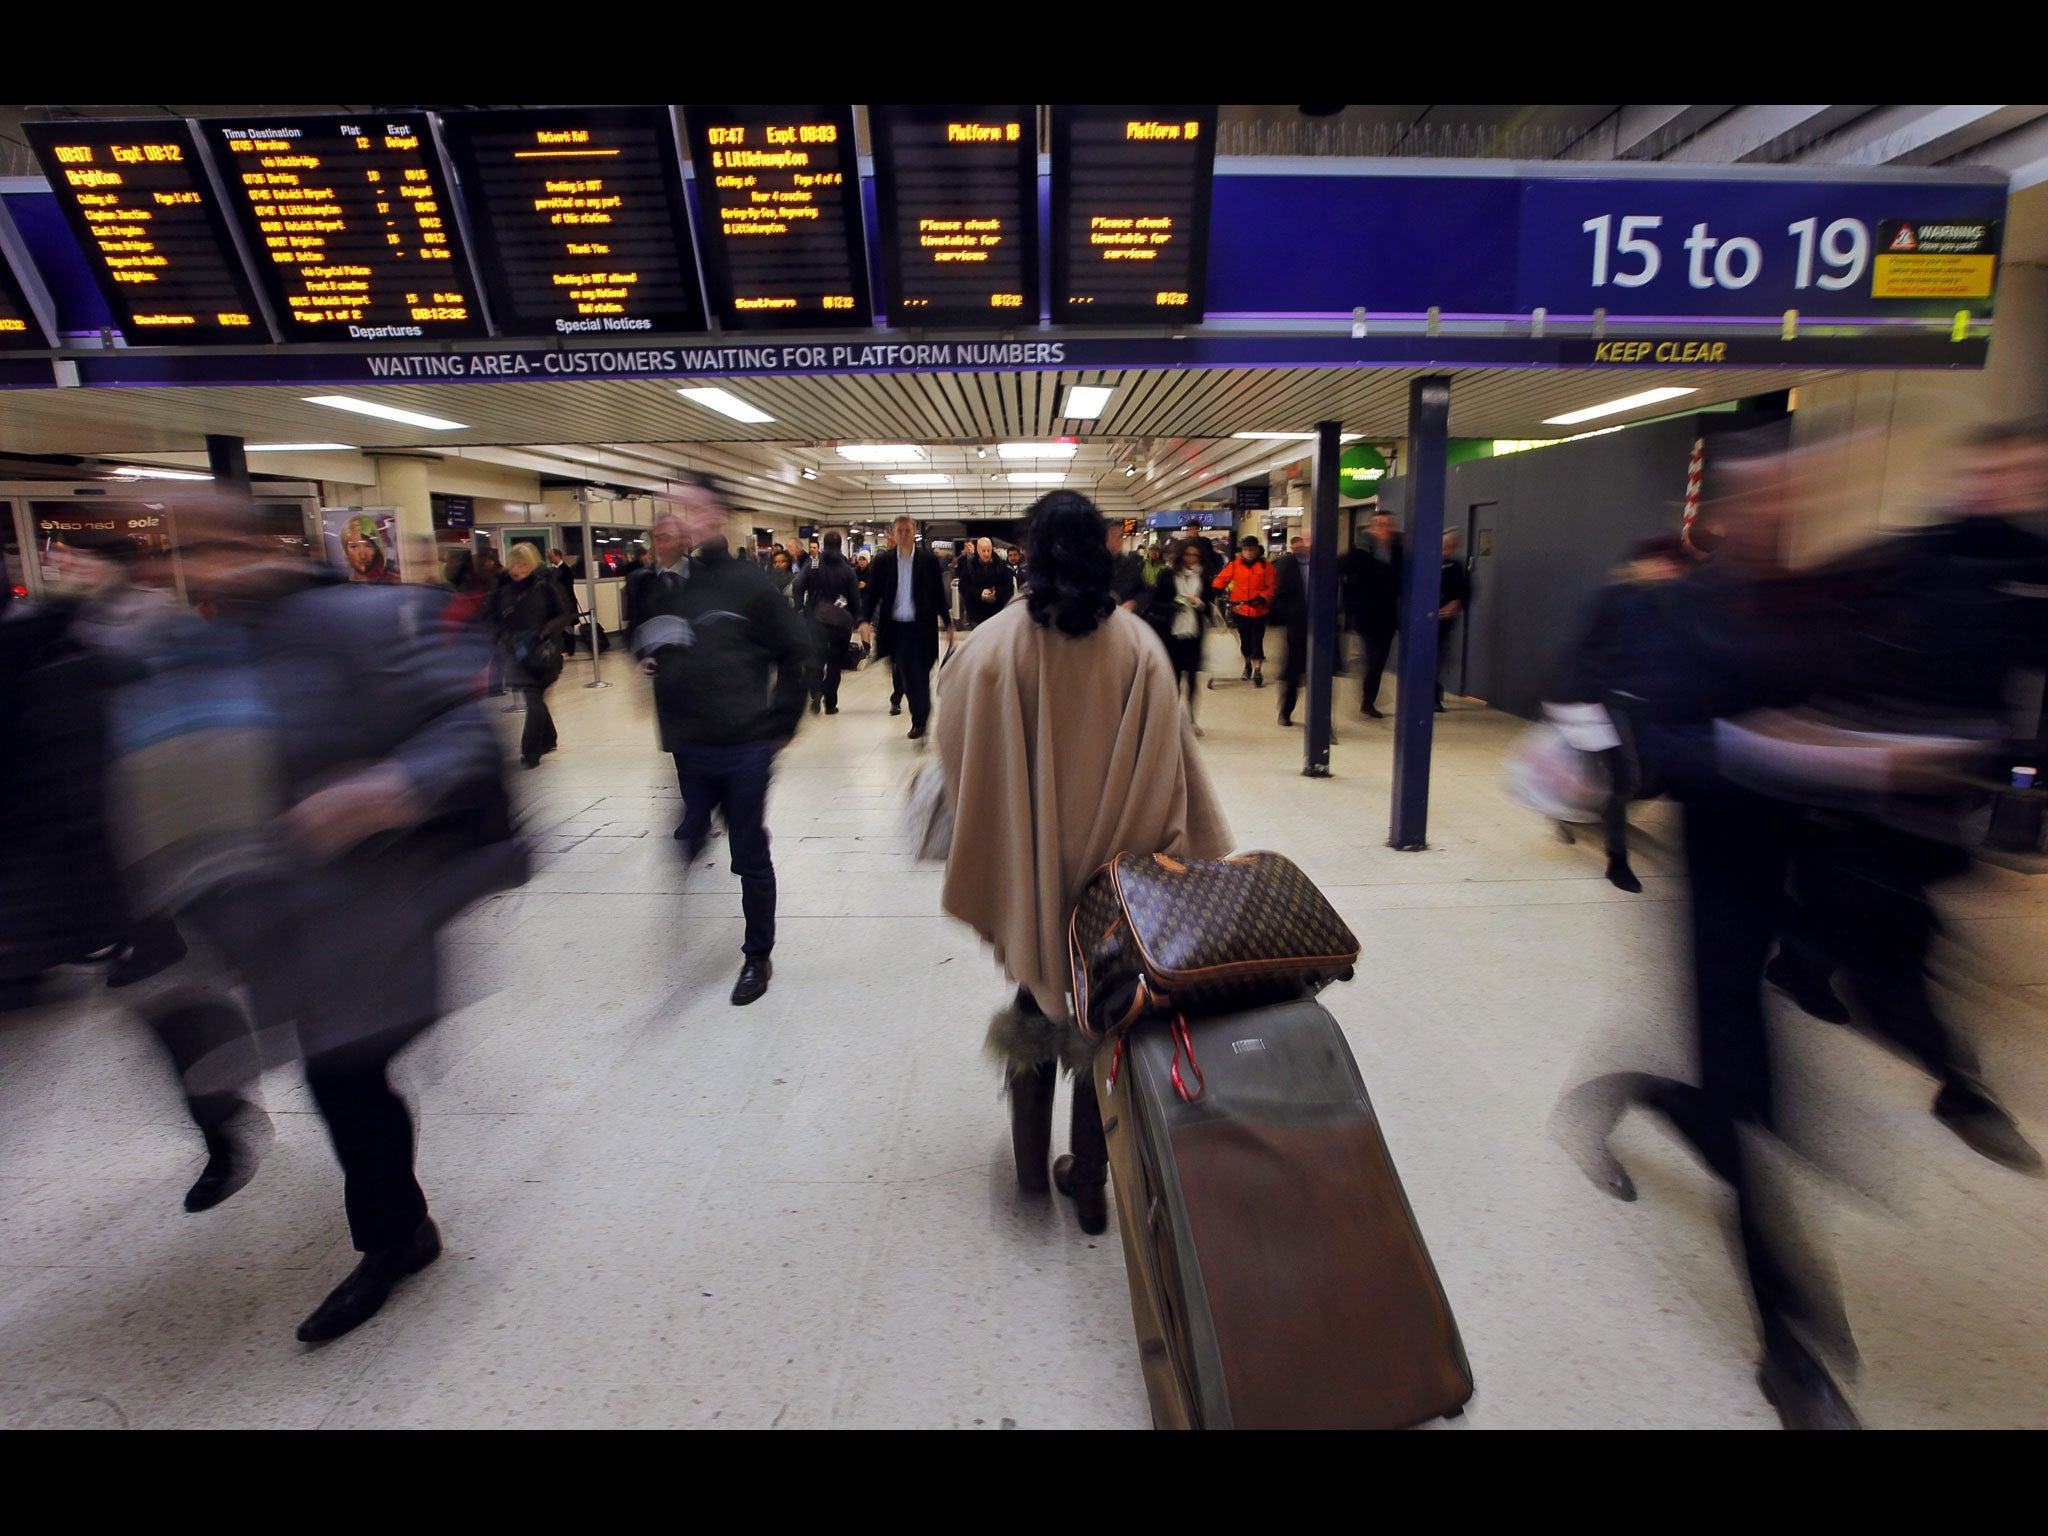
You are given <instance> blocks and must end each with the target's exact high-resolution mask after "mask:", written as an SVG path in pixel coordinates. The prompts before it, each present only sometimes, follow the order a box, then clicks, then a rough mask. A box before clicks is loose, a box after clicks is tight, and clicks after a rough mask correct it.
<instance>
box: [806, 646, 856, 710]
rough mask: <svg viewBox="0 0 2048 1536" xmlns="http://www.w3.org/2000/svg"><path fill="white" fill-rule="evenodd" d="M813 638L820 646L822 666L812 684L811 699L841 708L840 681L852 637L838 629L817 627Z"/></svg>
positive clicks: (819, 652)
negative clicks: (848, 642)
mask: <svg viewBox="0 0 2048 1536" xmlns="http://www.w3.org/2000/svg"><path fill="white" fill-rule="evenodd" d="M812 638H813V639H814V640H815V641H816V642H817V645H818V656H819V658H820V662H821V664H820V666H819V668H818V673H817V678H816V681H814V682H813V683H812V684H811V697H812V698H814V699H823V700H824V701H825V703H826V704H828V705H829V706H831V707H832V708H833V709H837V708H838V707H839V679H840V676H841V674H842V673H843V672H844V671H845V668H846V643H847V641H848V640H849V639H851V638H852V637H851V636H850V635H846V634H842V633H841V632H840V631H838V630H836V629H826V628H825V627H824V626H823V625H818V626H815V632H814V633H813V635H812Z"/></svg>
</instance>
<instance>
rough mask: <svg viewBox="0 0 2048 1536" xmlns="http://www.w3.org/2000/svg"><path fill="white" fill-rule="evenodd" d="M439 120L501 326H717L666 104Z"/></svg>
mask: <svg viewBox="0 0 2048 1536" xmlns="http://www.w3.org/2000/svg"><path fill="white" fill-rule="evenodd" d="M440 122H441V142H442V144H443V145H444V146H445V147H446V149H447V151H448V158H449V160H450V162H451V163H452V164H453V165H454V167H455V174H456V177H457V178H458V179H459V180H460V182H461V186H462V201H463V206H464V208H465V209H467V210H468V214H469V234H470V238H471V240H472V241H473V242H474V244H475V246H476V259H477V269H478V271H479V272H481V273H482V274H483V278H484V285H485V292H486V294H487V295H488V296H489V299H490V307H491V325H492V328H493V329H494V330H495V331H496V332H497V333H498V334H499V335H501V336H528V335H554V336H581V335H609V334H615V333H621V332H624V333H632V332H648V331H701V330H704V329H705V324H704V301H703V299H702V298H701V297H699V294H698V287H697V263H696V259H695V257H694V256H693V255H692V254H691V248H690V221H689V213H688V209H687V206H686V205H685V203H684V200H683V172H682V165H681V163H680V159H679V157H678V154H677V150H676V129H675V118H674V116H673V115H672V114H671V113H670V111H669V109H668V108H667V107H575V108H567V107H564V108H545V109H541V108H536V109H534V110H532V111H500V112H450V113H446V114H444V115H443V116H442V118H441V120H440Z"/></svg>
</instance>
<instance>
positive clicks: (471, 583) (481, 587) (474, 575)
mask: <svg viewBox="0 0 2048 1536" xmlns="http://www.w3.org/2000/svg"><path fill="white" fill-rule="evenodd" d="M441 585H442V586H444V587H446V588H447V589H448V592H449V594H450V597H451V599H452V601H450V603H449V604H448V621H449V623H451V624H474V623H481V622H483V621H484V620H485V617H486V615H485V609H486V608H487V607H488V606H489V604H490V600H491V595H492V593H493V591H494V590H495V586H494V583H492V581H491V580H490V579H489V578H488V577H487V576H485V574H484V573H483V570H482V569H481V567H480V566H479V565H478V563H477V558H476V556H475V555H473V554H472V553H470V551H468V550H466V549H458V550H456V551H455V552H454V553H453V554H451V555H449V557H448V560H447V563H446V564H445V565H443V566H442V567H441Z"/></svg>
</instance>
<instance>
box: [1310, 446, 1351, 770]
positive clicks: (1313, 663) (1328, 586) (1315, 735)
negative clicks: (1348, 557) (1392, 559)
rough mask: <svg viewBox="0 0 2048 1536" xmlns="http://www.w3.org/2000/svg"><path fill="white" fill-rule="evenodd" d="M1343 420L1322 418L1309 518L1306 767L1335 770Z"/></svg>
mask: <svg viewBox="0 0 2048 1536" xmlns="http://www.w3.org/2000/svg"><path fill="white" fill-rule="evenodd" d="M1342 426H1343V423H1342V422H1337V421H1319V422H1317V423H1316V470H1315V508H1314V511H1313V514H1312V518H1311V521H1310V523H1309V531H1308V536H1309V562H1308V573H1307V574H1308V583H1307V585H1308V594H1307V595H1308V734H1307V736H1306V737H1305V738H1304V745H1303V751H1304V757H1303V760H1302V765H1301V771H1302V772H1303V773H1304V774H1306V775H1307V776H1308V777H1309V778H1312V779H1327V778H1328V777H1329V776H1330V682H1331V679H1332V678H1333V677H1335V676H1336V672H1337V442H1338V437H1337V434H1338V430H1339V428H1341V427H1342Z"/></svg>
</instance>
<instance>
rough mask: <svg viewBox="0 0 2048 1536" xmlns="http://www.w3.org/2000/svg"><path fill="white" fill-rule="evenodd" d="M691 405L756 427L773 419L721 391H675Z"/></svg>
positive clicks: (737, 397)
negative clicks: (699, 406)
mask: <svg viewBox="0 0 2048 1536" xmlns="http://www.w3.org/2000/svg"><path fill="white" fill-rule="evenodd" d="M676 393H677V394H679V395H681V396H682V397H683V398H684V399H685V400H687V401H689V402H690V403H691V404H692V405H701V406H703V407H704V409H705V410H707V411H716V412H718V414H719V415H721V416H730V417H731V418H732V419H733V420H734V421H744V422H749V423H752V424H754V425H756V426H758V425H759V424H760V423H762V422H764V421H773V420H774V419H775V418H774V417H773V416H770V415H769V414H768V413H767V412H766V411H763V410H757V409H756V408H755V407H753V406H751V405H749V404H747V402H746V401H744V400H742V399H741V398H740V397H739V396H738V395H733V394H728V393H726V391H724V390H722V389H679V390H677V391H676Z"/></svg>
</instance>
